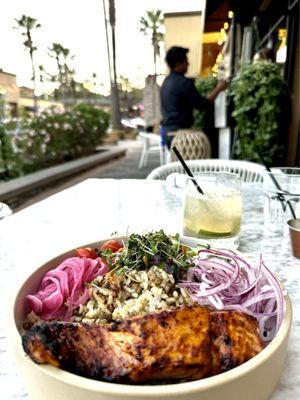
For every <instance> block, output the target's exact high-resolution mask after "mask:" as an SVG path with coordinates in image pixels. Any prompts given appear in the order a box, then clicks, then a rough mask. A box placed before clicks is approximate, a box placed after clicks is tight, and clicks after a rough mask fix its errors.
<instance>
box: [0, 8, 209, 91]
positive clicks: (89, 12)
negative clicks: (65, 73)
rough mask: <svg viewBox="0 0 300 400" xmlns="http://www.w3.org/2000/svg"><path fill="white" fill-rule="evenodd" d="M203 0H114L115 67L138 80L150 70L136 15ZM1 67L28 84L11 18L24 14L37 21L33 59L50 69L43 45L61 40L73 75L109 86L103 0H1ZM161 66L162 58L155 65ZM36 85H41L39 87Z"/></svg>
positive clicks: (26, 58) (149, 57)
mask: <svg viewBox="0 0 300 400" xmlns="http://www.w3.org/2000/svg"><path fill="white" fill-rule="evenodd" d="M203 3H204V0H115V4H116V41H117V72H118V74H119V75H123V76H125V77H127V78H129V79H130V80H131V81H132V82H133V83H134V84H135V85H136V86H140V87H141V86H142V85H143V82H144V78H145V77H146V76H147V75H148V74H149V73H153V61H152V58H153V56H152V47H151V40H150V38H149V37H145V36H144V35H143V34H142V33H140V32H139V20H140V17H141V16H143V15H144V14H145V12H146V11H147V10H153V9H155V10H156V9H161V10H162V11H163V12H176V11H196V10H201V9H202V5H203ZM0 5H1V12H0V37H1V40H0V68H2V69H3V70H4V71H7V72H11V73H14V74H16V75H17V83H18V85H19V86H21V85H24V86H29V87H32V82H31V80H30V79H31V64H30V58H29V54H28V52H26V51H25V50H24V46H23V44H22V42H23V38H22V36H21V33H20V31H18V30H17V29H13V27H14V26H16V23H15V18H20V17H21V15H22V14H25V15H29V16H31V17H34V18H36V19H37V20H38V22H39V23H40V24H41V25H42V27H41V28H40V29H38V30H37V31H35V32H34V33H33V40H34V42H35V43H36V45H37V47H38V51H37V52H36V53H35V56H36V64H37V65H40V64H42V65H44V68H45V69H46V71H49V72H50V73H55V72H56V68H55V62H54V60H53V59H51V58H50V57H49V56H48V52H47V48H48V47H50V46H51V44H52V43H53V42H58V43H61V44H62V45H63V46H64V47H67V48H69V49H70V51H71V53H72V54H74V55H75V57H74V60H73V65H74V68H75V70H76V73H77V75H76V78H77V80H79V81H81V82H83V81H85V80H88V79H91V77H92V74H93V73H94V72H95V73H96V74H97V76H98V77H99V80H100V81H101V82H102V83H103V85H104V86H103V89H102V92H107V90H108V88H109V70H108V62H107V53H106V40H105V25H104V16H103V5H102V0H10V1H6V0H0ZM160 69H161V72H163V70H164V65H163V61H162V62H161V66H160ZM40 89H41V88H40Z"/></svg>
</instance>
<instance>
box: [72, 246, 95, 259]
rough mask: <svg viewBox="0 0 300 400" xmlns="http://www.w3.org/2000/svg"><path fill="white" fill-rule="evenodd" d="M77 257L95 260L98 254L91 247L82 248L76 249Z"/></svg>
mask: <svg viewBox="0 0 300 400" xmlns="http://www.w3.org/2000/svg"><path fill="white" fill-rule="evenodd" d="M76 254H77V257H80V258H84V257H86V258H92V259H95V258H97V257H98V254H97V252H96V251H95V250H93V249H91V248H90V247H82V248H80V249H76Z"/></svg>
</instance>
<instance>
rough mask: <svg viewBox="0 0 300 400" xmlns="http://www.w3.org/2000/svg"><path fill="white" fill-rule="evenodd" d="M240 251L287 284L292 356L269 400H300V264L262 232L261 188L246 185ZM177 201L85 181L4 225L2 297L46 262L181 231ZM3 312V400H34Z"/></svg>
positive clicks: (282, 243)
mask: <svg viewBox="0 0 300 400" xmlns="http://www.w3.org/2000/svg"><path fill="white" fill-rule="evenodd" d="M242 193H243V204H244V214H243V224H242V233H241V244H240V248H239V249H240V250H241V251H244V252H247V253H253V254H255V253H259V252H262V253H263V255H264V260H265V262H266V264H267V266H268V267H269V268H270V269H271V270H272V271H274V272H275V273H276V274H277V275H278V277H279V278H280V279H281V281H282V283H283V284H284V286H285V288H286V290H287V292H288V293H289V295H290V297H291V300H292V304H293V325H292V330H291V334H290V340H289V346H288V354H287V360H286V365H285V369H284V372H283V374H282V377H281V379H280V382H279V384H278V386H277V388H276V390H275V392H274V393H273V395H272V396H271V399H272V400H286V399H289V400H298V399H300V373H299V370H300V341H299V337H300V336H299V334H300V260H298V259H296V258H294V257H293V256H292V255H291V251H290V244H289V238H288V235H287V232H285V233H284V234H283V235H282V236H281V237H277V238H271V237H270V236H268V234H266V233H265V232H264V225H263V192H262V187H261V185H260V184H244V185H243V187H242ZM181 207H182V204H181V200H180V198H177V197H175V196H174V195H171V194H170V193H169V192H168V191H167V189H166V186H165V183H164V182H160V181H146V180H114V179H88V180H86V181H83V182H82V183H80V184H78V185H75V186H73V187H71V188H69V189H66V190H64V191H62V192H59V193H57V194H55V195H53V196H51V197H48V198H47V199H45V200H43V201H41V202H39V203H37V204H35V205H33V206H30V207H28V208H26V209H24V210H22V211H20V212H18V213H16V214H14V215H12V216H10V217H8V218H6V219H4V220H2V221H0V296H1V299H0V300H1V304H2V305H4V308H6V305H7V302H8V301H9V300H10V298H11V297H12V296H13V293H14V292H15V288H16V287H17V285H18V284H19V283H20V282H21V281H22V279H23V277H24V276H25V275H26V274H27V273H28V271H31V270H33V269H35V268H37V267H38V266H39V265H41V264H42V263H43V262H45V261H47V260H49V259H51V258H52V257H54V256H56V255H58V254H60V253H63V252H64V251H66V250H69V249H71V248H75V247H77V246H79V245H83V244H86V243H91V242H95V241H98V240H101V239H105V238H108V237H110V236H111V234H112V233H114V232H117V233H118V234H120V235H126V234H127V233H131V232H143V231H148V230H156V229H160V228H162V229H164V230H165V231H166V232H168V233H176V232H181V229H182V211H181ZM5 325H6V316H5V313H4V312H2V313H0V387H1V394H0V396H1V399H5V400H13V399H14V400H18V399H29V396H28V395H27V393H26V388H25V383H24V381H23V379H22V377H21V376H19V375H18V373H17V369H16V366H15V363H14V361H13V357H12V354H11V351H10V345H9V338H8V337H7V336H8V335H7V334H6V329H5Z"/></svg>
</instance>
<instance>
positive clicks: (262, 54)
mask: <svg viewBox="0 0 300 400" xmlns="http://www.w3.org/2000/svg"><path fill="white" fill-rule="evenodd" d="M256 54H257V55H258V57H259V59H260V60H266V61H272V62H275V60H276V55H275V52H274V50H273V49H268V48H267V47H264V48H262V49H260V50H258V52H257V53H256Z"/></svg>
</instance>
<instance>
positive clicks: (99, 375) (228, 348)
mask: <svg viewBox="0 0 300 400" xmlns="http://www.w3.org/2000/svg"><path fill="white" fill-rule="evenodd" d="M22 342H23V347H24V350H25V351H26V353H28V354H29V355H30V357H31V358H32V359H33V361H35V362H36V363H39V364H52V365H54V366H56V367H61V368H63V369H65V370H68V371H70V372H73V373H76V374H78V375H82V376H86V377H89V378H93V379H104V380H108V381H114V382H131V383H135V382H150V381H161V380H163V381H174V380H178V379H188V380H193V379H200V378H203V377H207V376H210V375H214V374H217V373H220V372H223V371H226V370H228V369H231V368H233V367H235V366H237V365H240V364H242V363H243V362H245V361H247V360H249V359H250V358H252V357H253V356H255V355H256V354H257V353H258V352H259V351H261V350H262V349H263V345H262V342H261V340H260V338H259V336H258V333H257V323H256V321H255V320H254V319H253V318H251V317H249V316H247V315H245V314H240V313H238V312H235V311H223V312H212V311H210V310H209V309H208V308H205V307H200V306H192V307H182V308H178V309H175V310H171V311H161V312H158V313H154V314H150V315H146V316H140V317H135V318H132V319H128V320H124V321H120V322H115V323H112V324H108V325H103V326H101V325H89V324H84V323H68V322H39V323H37V324H36V325H34V326H33V327H32V328H31V329H30V330H29V331H28V332H27V333H26V334H25V335H24V336H23V338H22Z"/></svg>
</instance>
